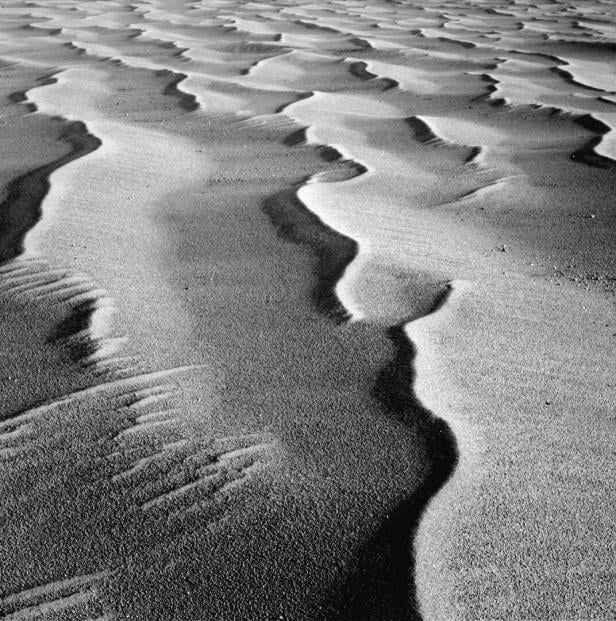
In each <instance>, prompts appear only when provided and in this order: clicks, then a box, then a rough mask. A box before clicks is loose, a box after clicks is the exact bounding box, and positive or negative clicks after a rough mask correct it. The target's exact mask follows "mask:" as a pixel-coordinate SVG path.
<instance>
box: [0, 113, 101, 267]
mask: <svg viewBox="0 0 616 621" xmlns="http://www.w3.org/2000/svg"><path fill="white" fill-rule="evenodd" d="M60 140H61V141H62V142H65V143H67V144H68V145H69V146H70V147H71V149H70V151H69V152H68V153H67V154H66V155H63V156H62V157H60V158H58V159H57V160H55V161H53V162H51V163H49V164H46V165H44V166H40V167H38V168H35V169H34V170H31V171H29V172H27V173H25V174H23V175H20V176H19V177H16V178H15V179H13V180H12V181H11V182H10V183H9V184H8V186H7V190H6V198H5V199H4V201H2V203H1V204H0V264H2V263H4V262H6V261H10V260H11V259H14V258H16V257H18V256H19V255H20V254H21V253H22V252H23V250H24V239H25V237H26V233H27V232H28V231H29V230H30V229H31V228H32V227H33V226H34V225H35V224H36V223H37V222H38V221H39V219H40V217H41V205H42V203H43V199H44V198H45V196H47V193H48V192H49V188H50V182H49V177H50V175H51V173H53V172H54V170H57V169H58V168H61V167H62V166H64V165H66V164H68V163H69V162H72V161H73V160H76V159H78V158H80V157H83V156H84V155H87V154H88V153H91V152H92V151H95V150H96V149H98V148H99V147H100V145H101V144H102V143H101V141H100V140H99V139H98V138H97V137H96V136H94V135H92V134H90V133H89V131H88V129H87V127H86V126H85V125H84V124H83V123H82V122H81V121H72V122H67V125H66V128H65V130H64V131H63V132H62V134H61V135H60Z"/></svg>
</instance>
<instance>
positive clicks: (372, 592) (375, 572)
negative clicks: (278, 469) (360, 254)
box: [263, 184, 458, 621]
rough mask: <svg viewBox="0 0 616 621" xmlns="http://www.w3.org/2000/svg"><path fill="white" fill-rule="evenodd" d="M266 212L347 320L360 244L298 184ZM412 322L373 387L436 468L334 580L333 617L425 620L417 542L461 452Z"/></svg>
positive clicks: (327, 305) (397, 330) (400, 328)
mask: <svg viewBox="0 0 616 621" xmlns="http://www.w3.org/2000/svg"><path fill="white" fill-rule="evenodd" d="M300 185H301V184H300ZM263 210H264V212H265V213H266V214H267V215H268V216H269V218H270V220H271V222H272V224H273V225H274V227H275V228H276V230H277V232H278V234H279V235H280V236H281V237H283V238H284V239H287V240H288V241H291V242H294V243H297V244H302V245H308V246H310V248H311V249H312V251H313V252H314V253H315V255H316V258H317V261H316V264H315V278H316V284H315V287H314V289H313V291H312V296H313V300H314V303H315V305H316V306H317V308H318V309H319V310H321V312H323V313H324V314H326V315H328V316H330V317H331V318H332V319H334V320H336V321H337V322H339V323H342V322H344V321H345V320H346V319H347V318H348V313H347V311H346V310H345V309H344V307H343V306H342V304H341V303H340V301H339V300H338V298H337V297H336V294H335V291H334V289H335V286H336V283H337V282H338V281H339V279H340V278H341V277H342V275H343V274H344V270H345V269H346V267H347V266H348V265H349V264H350V263H351V262H352V261H353V259H354V258H355V256H356V255H357V249H358V246H357V243H356V242H355V241H354V240H352V239H349V238H348V237H346V236H344V235H342V234H340V233H338V232H337V231H335V230H333V229H331V228H329V227H328V226H327V225H325V224H324V223H323V222H322V221H321V220H320V219H319V218H318V217H317V216H316V215H315V214H313V213H312V212H311V211H310V210H309V209H308V208H307V207H306V206H305V205H304V204H303V203H302V202H301V201H300V200H299V198H298V197H297V195H296V188H292V189H289V190H286V191H283V192H280V193H279V194H276V195H275V196H273V197H271V198H269V199H267V200H266V201H265V203H264V206H263ZM448 293H449V290H445V291H443V293H442V294H441V296H439V298H438V299H437V300H436V302H435V304H434V305H433V307H432V308H431V309H430V311H429V312H428V313H427V314H429V313H431V312H434V311H435V310H437V309H438V308H439V307H440V306H441V305H442V304H443V303H444V301H445V299H446V297H447V295H448ZM406 323H407V322H406V321H405V322H403V323H401V324H398V325H395V326H392V327H390V328H389V329H388V330H387V334H388V337H389V339H390V340H391V341H392V343H393V345H394V350H395V355H394V358H393V360H392V361H391V362H390V363H389V364H388V365H387V366H386V367H385V368H384V369H383V370H382V371H381V373H380V374H379V376H378V378H377V381H376V384H375V386H374V388H373V391H372V392H373V396H374V398H375V399H377V400H378V401H379V402H380V403H382V404H383V406H384V408H385V409H386V411H387V413H388V414H389V415H390V416H393V417H395V418H397V419H398V420H400V421H402V422H404V423H407V424H408V425H411V426H413V427H414V428H416V429H418V430H419V432H420V433H421V435H422V437H423V438H425V446H426V449H427V454H428V455H430V458H431V464H430V469H429V472H428V474H427V476H426V479H425V480H424V483H423V485H422V487H421V488H420V489H419V490H418V491H416V492H415V493H413V494H411V495H410V496H409V497H407V498H405V499H404V500H403V501H402V502H401V503H400V504H399V505H398V506H397V507H396V508H395V509H394V510H393V511H392V512H390V513H389V514H388V515H387V516H386V518H385V519H384V521H383V523H382V525H381V527H380V529H379V530H378V532H376V533H375V535H374V536H373V537H372V539H370V540H369V541H368V542H366V543H365V545H364V546H363V547H362V548H361V549H360V550H359V551H358V552H357V554H356V556H355V560H354V564H353V567H352V568H350V571H349V572H347V573H346V576H347V577H346V579H345V581H344V583H343V584H337V585H334V587H333V589H332V592H331V594H330V596H329V597H328V599H327V601H325V602H322V605H321V610H322V612H323V614H324V615H325V616H324V618H325V619H327V621H403V620H404V621H419V620H420V619H421V614H420V610H419V603H418V601H417V598H416V591H415V560H414V556H413V542H414V539H415V535H416V533H417V529H418V526H419V521H420V519H421V516H422V514H423V512H424V510H425V508H426V506H427V505H428V503H429V501H430V499H431V498H432V497H433V496H434V495H435V494H436V493H437V492H438V491H439V490H440V489H441V487H442V486H443V485H444V483H445V482H446V481H447V480H448V479H449V477H450V476H451V474H452V473H453V471H454V470H455V467H456V465H457V461H458V451H457V445H456V441H455V437H454V435H453V433H452V431H451V430H450V429H449V427H448V425H447V424H446V423H445V421H443V420H442V419H439V418H437V417H436V416H434V415H433V414H432V412H430V411H429V410H427V409H426V408H424V407H423V406H422V404H421V403H420V402H419V400H418V399H417V397H416V395H415V392H414V389H413V385H414V380H415V369H414V364H413V363H414V359H415V354H416V351H415V347H414V345H413V344H412V343H411V342H410V341H409V340H408V338H407V336H406V333H405V331H404V326H405V324H406Z"/></svg>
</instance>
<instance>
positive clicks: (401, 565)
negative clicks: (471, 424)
mask: <svg viewBox="0 0 616 621" xmlns="http://www.w3.org/2000/svg"><path fill="white" fill-rule="evenodd" d="M443 297H445V296H443ZM440 303H441V301H439V302H438V303H437V304H436V305H435V308H434V309H433V310H435V309H436V307H438V306H439V305H440ZM388 335H389V338H390V339H391V341H392V342H393V344H394V346H395V348H396V354H395V357H394V359H393V360H392V361H391V362H390V364H389V365H388V366H387V367H386V368H385V369H383V371H382V372H381V374H380V376H379V378H378V380H377V383H376V386H375V387H374V390H373V394H374V396H375V397H376V398H377V399H378V400H379V401H381V403H383V404H384V405H385V407H386V409H387V411H388V412H389V413H390V415H392V416H394V417H396V418H397V419H399V420H401V421H402V422H406V423H408V424H409V425H413V426H414V427H415V428H419V430H420V432H421V434H422V436H423V437H424V438H425V442H426V449H427V453H428V454H429V455H430V457H431V460H432V463H431V464H430V470H429V472H428V475H427V477H426V479H425V480H424V482H423V485H422V487H421V488H420V489H419V490H417V491H416V492H415V493H414V494H412V495H410V496H409V497H408V498H406V499H404V501H403V502H401V503H400V504H399V505H398V506H397V507H396V508H395V509H394V511H392V512H391V513H389V514H388V515H387V516H386V518H385V519H384V521H383V523H382V525H381V527H380V529H379V530H378V532H377V533H376V534H375V535H374V536H373V537H372V539H370V540H369V541H368V542H367V543H366V544H365V545H364V546H363V547H362V548H361V549H360V550H359V551H358V553H357V556H356V565H355V567H354V568H353V570H352V571H351V573H350V575H349V576H348V577H347V579H346V581H345V583H344V584H342V585H341V586H340V587H339V590H338V592H337V593H334V594H332V598H331V602H330V603H329V605H328V608H330V610H331V611H332V613H333V614H332V615H331V616H330V617H328V619H331V621H420V620H421V618H422V617H421V612H420V609H419V602H418V601H417V593H416V588H415V558H414V554H413V542H414V540H415V536H416V534H417V529H418V527H419V522H420V519H421V517H422V515H423V512H424V510H425V508H426V507H427V505H428V503H429V502H430V500H431V499H432V497H433V496H435V495H436V493H437V492H438V491H439V490H440V489H441V487H442V486H443V485H444V484H445V483H446V481H447V480H448V479H449V477H450V476H451V475H452V474H453V472H454V470H455V468H456V465H457V462H458V450H457V444H456V440H455V437H454V435H453V432H452V431H451V429H450V428H449V426H448V425H447V423H446V422H445V421H444V420H442V419H440V418H438V417H436V416H434V415H433V414H432V412H430V411H429V410H427V409H426V408H424V407H423V406H422V404H421V403H420V402H419V400H418V399H417V397H416V396H415V393H414V390H413V384H414V380H415V370H414V366H413V361H414V359H415V353H416V352H415V347H414V345H413V344H412V343H411V342H410V341H409V340H408V339H407V337H406V334H405V332H404V326H403V325H396V326H393V327H391V328H389V330H388Z"/></svg>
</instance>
